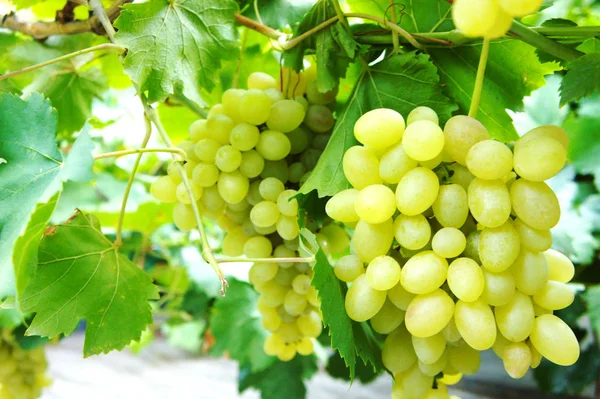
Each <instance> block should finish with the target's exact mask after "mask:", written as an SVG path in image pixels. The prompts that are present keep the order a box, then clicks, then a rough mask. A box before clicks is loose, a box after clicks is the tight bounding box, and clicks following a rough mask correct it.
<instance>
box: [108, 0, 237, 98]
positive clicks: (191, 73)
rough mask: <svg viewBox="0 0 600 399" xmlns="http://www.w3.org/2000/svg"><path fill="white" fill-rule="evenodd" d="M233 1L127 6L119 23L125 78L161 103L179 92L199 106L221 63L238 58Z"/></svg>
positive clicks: (161, 0)
mask: <svg viewBox="0 0 600 399" xmlns="http://www.w3.org/2000/svg"><path fill="white" fill-rule="evenodd" d="M236 12H237V4H236V3H235V1H233V0H197V1H194V0H173V1H168V0H149V1H147V2H145V3H136V4H126V5H124V6H123V11H122V12H121V15H120V16H119V18H118V19H117V20H116V21H115V27H117V28H118V30H119V31H118V32H117V35H116V39H117V41H118V42H119V43H120V44H122V45H124V46H125V47H127V48H128V52H127V56H126V57H125V72H126V73H127V74H128V75H129V77H130V78H131V80H132V81H133V82H134V83H136V84H137V86H138V90H140V91H142V92H146V91H147V93H148V100H149V101H150V102H156V101H162V100H164V99H165V98H167V97H168V96H169V95H170V94H173V93H174V92H175V90H176V89H181V90H182V93H183V94H184V95H185V96H186V97H188V98H190V99H192V100H193V101H195V102H196V103H198V104H204V101H203V100H202V98H201V97H200V95H199V93H200V92H201V88H202V87H204V88H206V89H208V90H210V89H211V88H213V87H214V86H215V84H214V81H215V80H216V79H217V76H218V74H217V73H218V70H219V68H220V66H221V61H222V60H225V59H234V58H236V57H237V56H238V55H239V52H238V48H237V41H236V30H235V25H234V23H235V20H234V14H235V13H236Z"/></svg>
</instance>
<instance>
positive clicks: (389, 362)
mask: <svg viewBox="0 0 600 399" xmlns="http://www.w3.org/2000/svg"><path fill="white" fill-rule="evenodd" d="M381 360H382V361H383V365H384V366H385V367H386V368H387V369H388V370H390V371H391V372H392V373H394V374H395V373H401V372H403V371H406V370H408V369H409V368H411V367H412V366H413V365H414V364H415V363H416V361H417V355H416V353H415V350H414V348H413V344H412V340H411V336H410V334H409V332H408V331H407V330H406V327H404V326H402V325H401V326H400V327H398V328H397V329H396V330H394V331H393V332H392V333H391V334H390V335H388V336H387V337H386V338H385V341H384V343H383V348H382V350H381Z"/></svg>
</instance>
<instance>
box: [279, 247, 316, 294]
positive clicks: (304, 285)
mask: <svg viewBox="0 0 600 399" xmlns="http://www.w3.org/2000/svg"><path fill="white" fill-rule="evenodd" d="M275 256H277V255H275ZM292 288H293V289H294V291H296V292H297V293H298V294H300V295H306V294H308V290H309V289H310V277H308V276H307V275H306V274H299V275H297V276H296V277H294V281H292Z"/></svg>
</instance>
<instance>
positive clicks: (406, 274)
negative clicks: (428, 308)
mask: <svg viewBox="0 0 600 399" xmlns="http://www.w3.org/2000/svg"><path fill="white" fill-rule="evenodd" d="M367 273H368V269H367ZM447 275H448V262H447V261H446V259H444V258H442V257H441V256H439V255H437V254H435V253H434V252H433V251H423V252H421V253H419V254H417V255H415V256H413V257H412V258H410V259H409V260H408V262H406V264H405V265H404V267H403V268H402V277H401V282H402V286H403V287H404V289H405V290H407V291H408V292H411V293H413V294H427V293H430V292H433V291H435V290H436V289H438V288H439V287H441V286H442V284H443V283H444V282H445V281H446V277H447Z"/></svg>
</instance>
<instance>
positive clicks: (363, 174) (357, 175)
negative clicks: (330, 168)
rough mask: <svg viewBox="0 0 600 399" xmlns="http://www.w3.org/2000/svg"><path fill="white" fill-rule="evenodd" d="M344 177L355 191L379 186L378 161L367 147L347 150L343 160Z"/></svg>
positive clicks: (355, 147)
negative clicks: (373, 185)
mask: <svg viewBox="0 0 600 399" xmlns="http://www.w3.org/2000/svg"><path fill="white" fill-rule="evenodd" d="M342 163H343V168H344V175H345V176H346V179H348V181H349V182H350V184H352V186H353V187H354V188H356V189H359V190H360V189H363V188H365V187H367V186H370V185H372V184H380V183H381V177H379V159H378V158H377V156H376V155H375V153H374V152H373V151H372V150H370V149H368V148H367V147H361V146H358V145H357V146H354V147H350V148H348V150H346V153H345V154H344V159H343V162H342Z"/></svg>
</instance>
